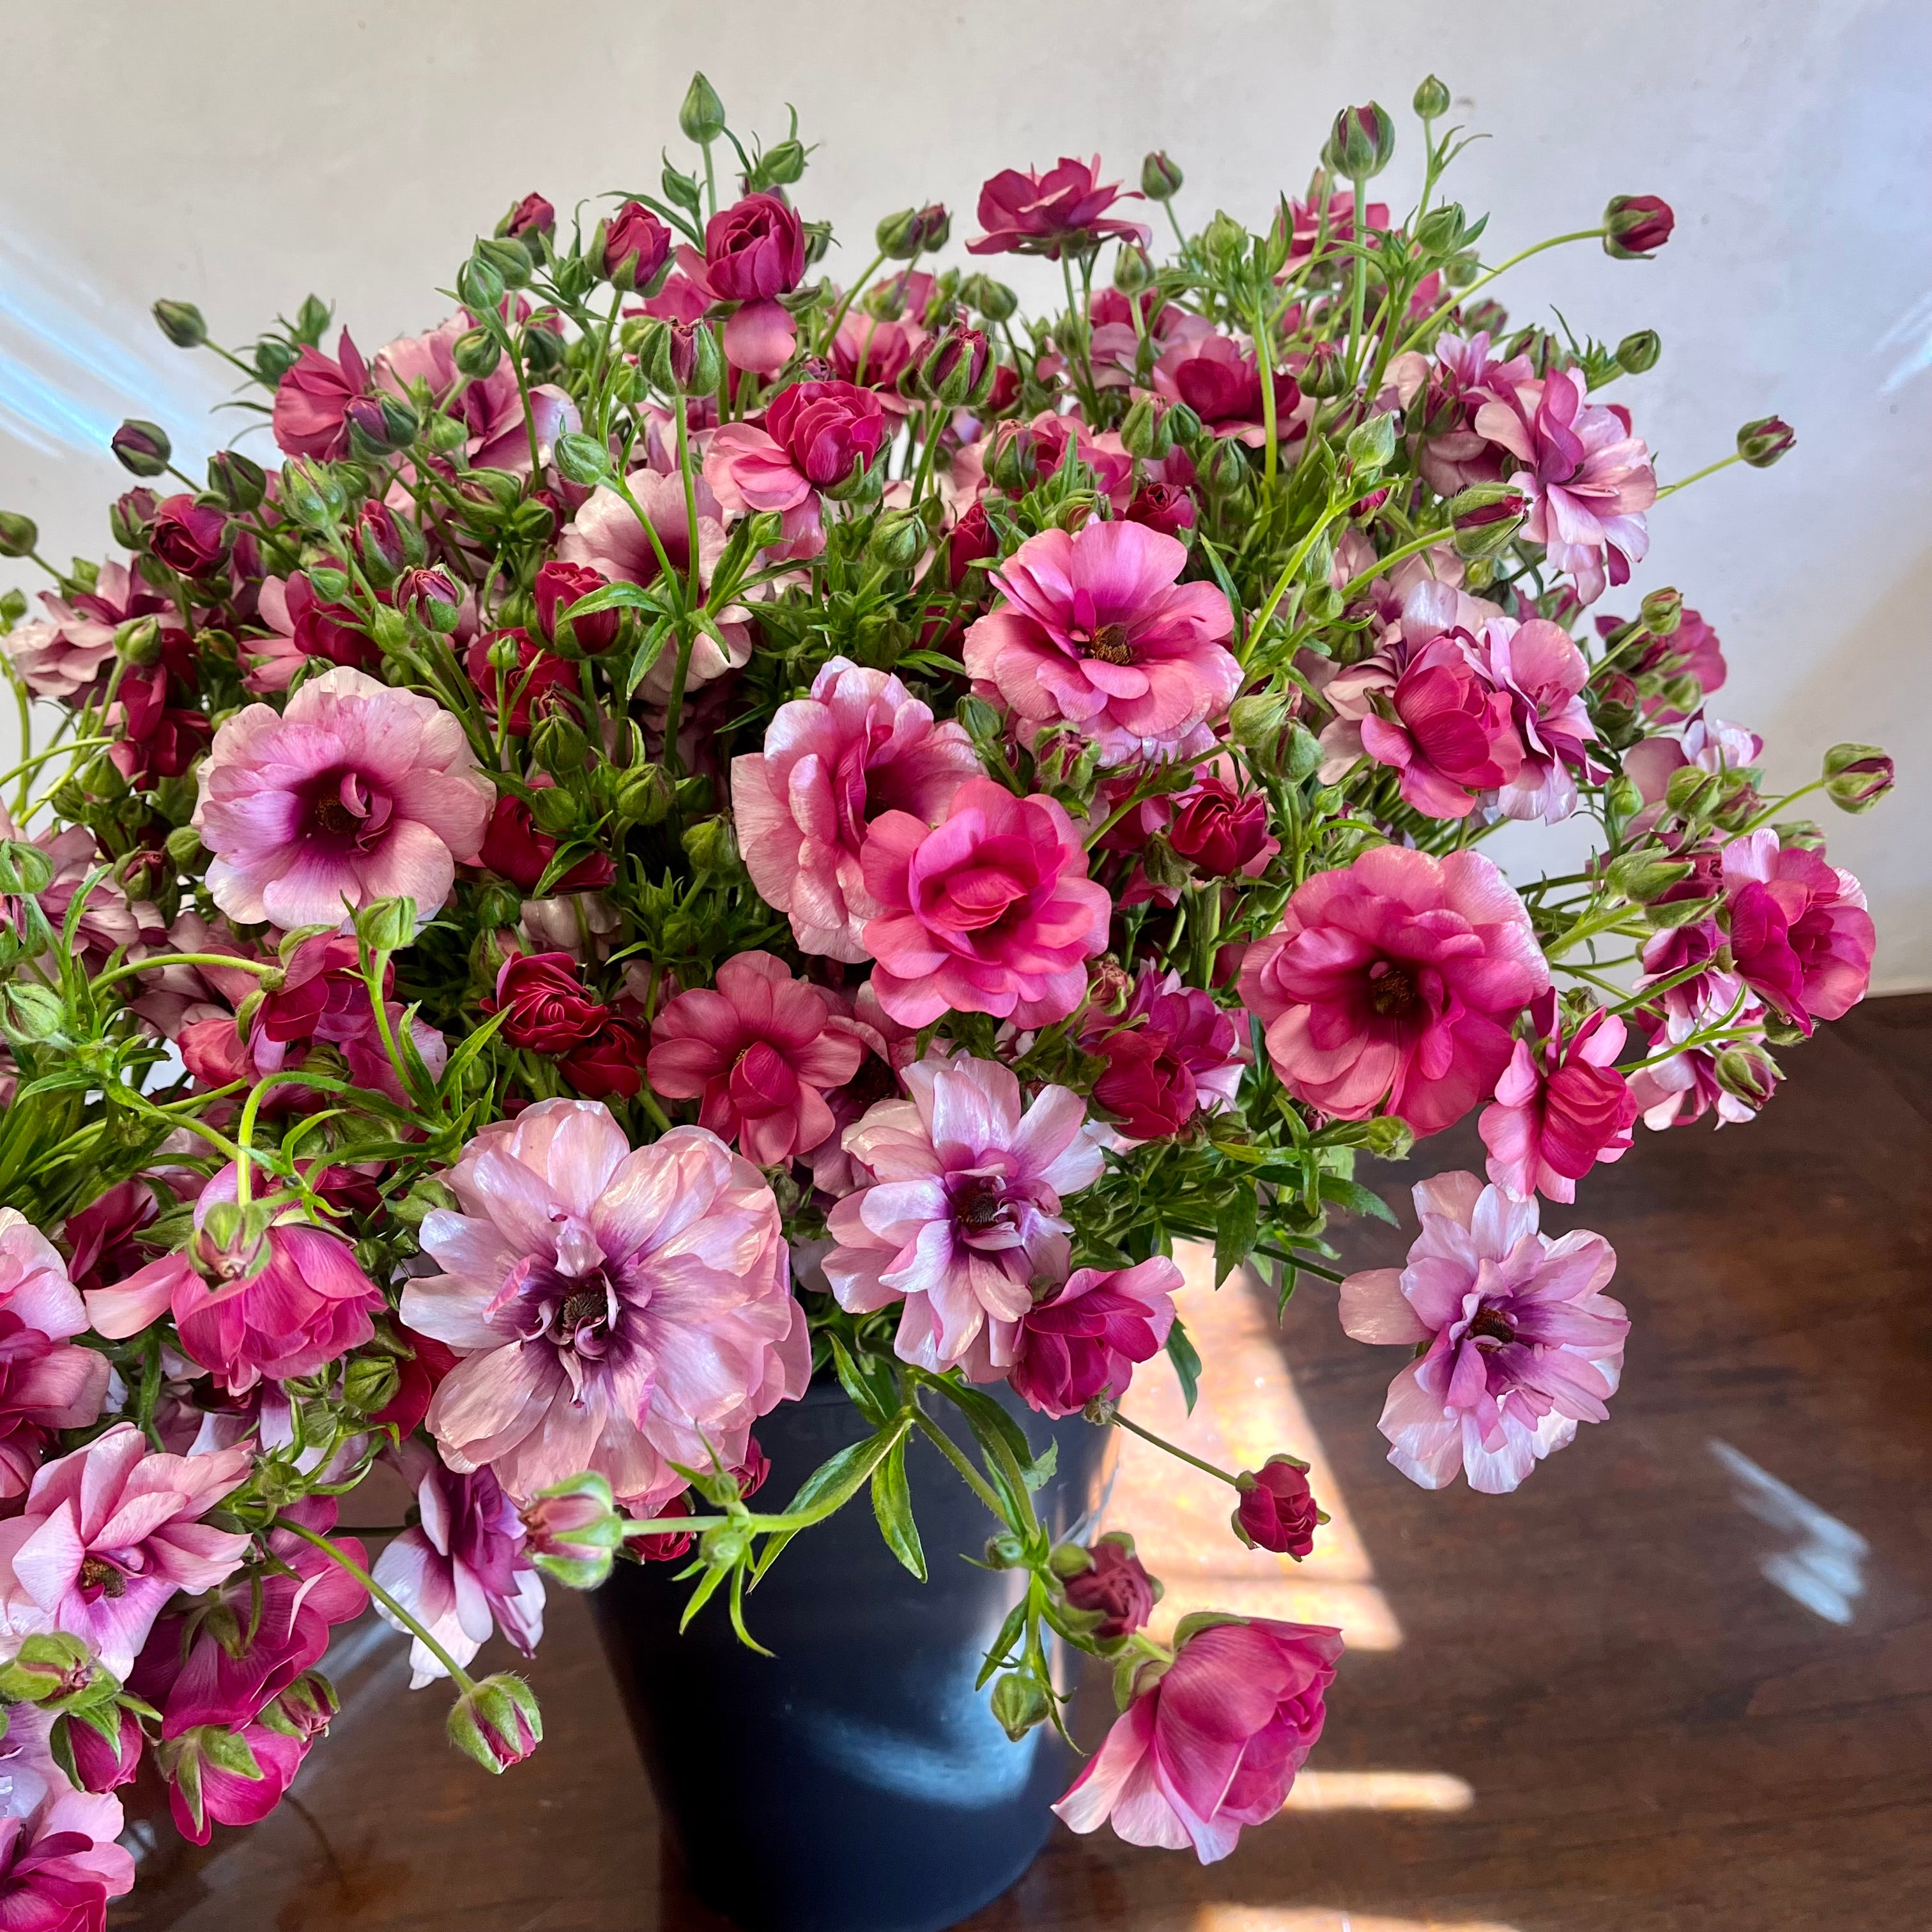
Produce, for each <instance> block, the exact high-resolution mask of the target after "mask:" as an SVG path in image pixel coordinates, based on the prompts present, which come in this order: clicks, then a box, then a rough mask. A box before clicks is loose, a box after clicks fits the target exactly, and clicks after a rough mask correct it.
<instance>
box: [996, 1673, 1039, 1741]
mask: <svg viewBox="0 0 1932 1932" xmlns="http://www.w3.org/2000/svg"><path fill="white" fill-rule="evenodd" d="M992 1703H993V1715H994V1716H995V1718H997V1719H998V1721H999V1725H1000V1728H1001V1730H1003V1731H1004V1732H1005V1733H1006V1734H1007V1736H1008V1737H1010V1738H1011V1739H1013V1742H1015V1743H1016V1744H1017V1743H1019V1741H1020V1739H1022V1738H1023V1737H1025V1736H1026V1734H1027V1733H1028V1732H1029V1731H1030V1730H1032V1729H1033V1728H1034V1726H1035V1725H1036V1724H1044V1723H1045V1722H1046V1719H1047V1716H1048V1714H1049V1712H1050V1711H1051V1709H1052V1699H1051V1698H1050V1697H1049V1694H1048V1692H1047V1690H1046V1686H1045V1685H1043V1684H1042V1683H1041V1682H1040V1679H1038V1678H1037V1677H1035V1676H1033V1675H1032V1673H1031V1672H1028V1671H1024V1670H1009V1671H1007V1673H1005V1674H1004V1676H1001V1678H1000V1679H999V1680H998V1682H997V1683H995V1685H994V1686H993V1699H992Z"/></svg>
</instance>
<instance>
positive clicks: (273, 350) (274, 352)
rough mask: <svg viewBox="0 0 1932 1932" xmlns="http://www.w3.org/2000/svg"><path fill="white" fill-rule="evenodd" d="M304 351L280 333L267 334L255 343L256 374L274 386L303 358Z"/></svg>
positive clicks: (270, 385)
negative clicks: (284, 338) (285, 339)
mask: <svg viewBox="0 0 1932 1932" xmlns="http://www.w3.org/2000/svg"><path fill="white" fill-rule="evenodd" d="M301 356H302V351H301V350H299V349H298V348H297V347H296V345H295V344H293V342H287V341H284V340H283V338H281V336H279V335H265V336H263V338H262V339H261V341H260V342H258V343H257V344H256V345H255V353H254V358H253V360H254V365H255V374H257V376H259V377H260V378H261V379H262V380H263V382H264V383H266V384H267V385H268V386H269V388H270V389H273V388H274V387H275V385H276V384H277V383H279V382H280V381H281V380H282V378H283V377H284V376H286V375H287V374H288V373H289V371H290V370H291V369H293V368H294V367H295V366H296V362H298V361H299V359H301Z"/></svg>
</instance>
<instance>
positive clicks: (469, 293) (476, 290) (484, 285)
mask: <svg viewBox="0 0 1932 1932" xmlns="http://www.w3.org/2000/svg"><path fill="white" fill-rule="evenodd" d="M517 254H519V255H522V254H523V251H522V250H521V249H518V250H517ZM529 266H530V264H529V257H528V256H523V269H524V272H525V275H526V277H527V275H528V273H529ZM456 293H457V294H458V296H459V297H460V299H461V301H462V303H463V307H464V308H466V309H467V310H468V311H469V313H470V314H472V315H493V314H495V313H496V308H497V305H499V303H500V302H502V299H503V275H502V270H501V269H499V268H498V267H497V266H496V263H494V262H493V261H491V260H490V259H489V258H488V257H487V256H485V255H483V254H472V255H471V257H469V260H468V261H466V262H465V263H463V266H462V267H461V268H460V269H458V270H457V272H456Z"/></svg>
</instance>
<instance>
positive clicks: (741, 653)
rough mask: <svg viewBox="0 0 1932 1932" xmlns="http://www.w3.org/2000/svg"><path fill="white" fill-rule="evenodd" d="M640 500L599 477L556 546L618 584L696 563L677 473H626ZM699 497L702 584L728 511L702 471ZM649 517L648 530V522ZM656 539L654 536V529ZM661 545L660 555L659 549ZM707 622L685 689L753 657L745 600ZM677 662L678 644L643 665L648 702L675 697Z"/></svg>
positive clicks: (718, 551)
mask: <svg viewBox="0 0 1932 1932" xmlns="http://www.w3.org/2000/svg"><path fill="white" fill-rule="evenodd" d="M624 482H625V487H627V488H628V490H630V493H631V495H632V496H634V498H635V499H637V510H641V511H643V520H640V519H639V517H638V514H637V510H634V509H632V508H631V505H629V504H628V503H627V502H625V500H624V499H623V498H622V496H619V494H618V493H617V492H616V490H613V489H610V488H609V487H607V486H606V485H605V484H601V483H600V484H598V486H597V487H596V488H595V489H594V490H592V491H591V493H590V494H589V497H588V498H587V499H586V500H585V501H584V502H583V503H582V504H581V505H580V506H579V508H578V509H577V514H576V516H575V517H574V518H573V519H572V520H571V525H570V527H569V528H568V529H566V530H565V532H563V534H562V536H560V537H559V538H558V539H557V545H556V553H557V556H558V559H559V561H561V562H565V563H575V564H582V565H586V566H588V567H589V568H591V569H593V570H596V571H601V573H602V574H603V575H604V577H607V578H608V579H609V580H610V582H612V583H655V582H656V581H657V580H658V577H661V575H662V574H664V559H669V560H670V567H671V568H672V569H673V570H674V571H688V569H689V568H691V514H690V505H688V504H687V503H686V502H685V496H684V485H683V484H682V482H680V481H679V479H678V478H676V476H675V475H664V474H662V473H661V472H659V471H658V470H656V469H650V468H649V467H646V468H644V469H634V470H632V471H631V473H630V474H629V475H628V476H627V477H625V479H624ZM695 489H696V495H695V496H694V501H695V502H696V504H697V586H698V589H699V590H700V592H703V590H704V589H705V588H706V586H708V585H709V583H710V581H711V573H712V570H713V569H714V568H715V567H716V565H717V562H718V559H719V558H720V557H721V556H723V555H724V545H725V543H726V541H727V538H726V536H725V534H724V521H723V511H721V509H720V508H719V506H718V499H717V498H716V497H715V496H713V495H712V493H711V490H710V487H709V484H706V481H704V479H703V477H702V476H700V477H699V478H697V482H696V485H695ZM646 522H648V523H649V526H650V528H649V530H648V531H647V530H646V529H645V527H644V524H645V523H646ZM652 535H655V537H656V538H657V541H656V542H655V543H653V542H652V541H651V538H652ZM660 551H661V552H662V556H660V554H659V552H660ZM712 626H713V627H714V628H715V630H716V631H717V635H716V636H715V637H713V636H712V634H711V630H710V629H706V630H704V631H700V632H699V634H698V636H697V640H696V642H695V643H694V644H693V646H692V647H691V664H690V666H689V668H688V670H687V671H686V673H685V691H686V693H687V694H688V693H690V692H691V691H695V690H696V689H697V687H698V686H699V685H703V684H709V682H711V680H712V679H713V678H715V677H722V676H724V673H726V672H727V670H742V669H743V667H745V664H748V663H749V662H750V661H751V613H750V612H749V611H748V610H746V609H745V607H744V606H743V605H742V604H730V605H728V606H727V607H726V608H725V609H724V610H718V611H715V612H714V613H712ZM676 666H677V652H676V647H675V646H671V647H669V648H667V649H665V650H664V651H662V652H659V654H658V660H657V661H656V663H655V664H652V667H650V669H649V670H648V671H647V672H646V673H645V674H644V679H643V682H642V683H641V684H640V685H638V687H637V690H638V694H639V695H640V697H642V698H643V701H644V702H645V703H647V704H653V705H658V706H661V705H663V704H664V703H667V702H668V701H669V700H670V688H671V680H672V679H673V676H674V674H675V673H676Z"/></svg>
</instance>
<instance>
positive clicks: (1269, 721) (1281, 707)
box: [1228, 691, 1295, 751]
mask: <svg viewBox="0 0 1932 1932" xmlns="http://www.w3.org/2000/svg"><path fill="white" fill-rule="evenodd" d="M1294 708H1295V693H1294V692H1292V691H1248V692H1247V693H1246V694H1244V695H1243V696H1241V697H1238V698H1236V699H1235V701H1234V703H1232V704H1231V705H1230V706H1229V707H1228V735H1229V736H1230V737H1231V738H1232V739H1234V741H1235V743H1236V744H1238V745H1240V746H1241V748H1242V750H1243V751H1271V750H1272V749H1273V748H1274V746H1275V745H1277V743H1279V742H1280V738H1281V734H1282V733H1283V730H1286V728H1287V725H1288V721H1289V716H1290V715H1291V714H1292V712H1293V710H1294Z"/></svg>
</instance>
